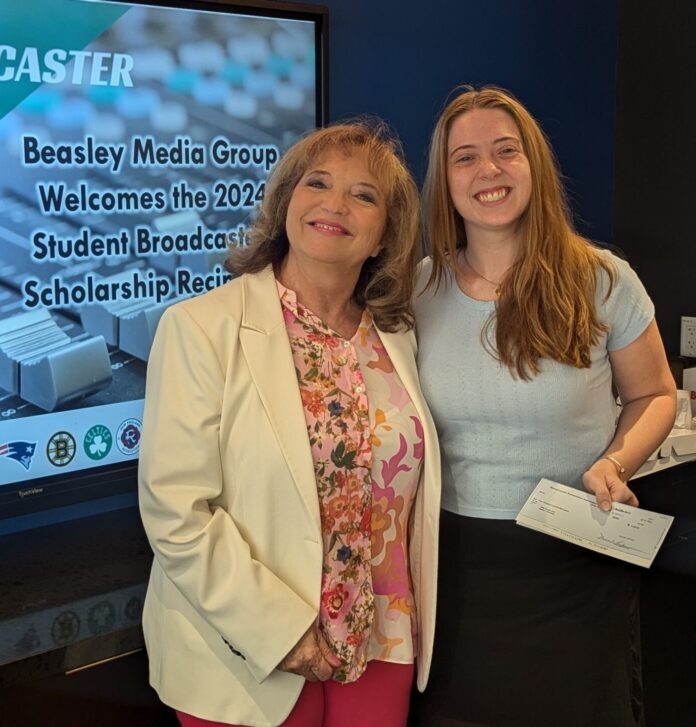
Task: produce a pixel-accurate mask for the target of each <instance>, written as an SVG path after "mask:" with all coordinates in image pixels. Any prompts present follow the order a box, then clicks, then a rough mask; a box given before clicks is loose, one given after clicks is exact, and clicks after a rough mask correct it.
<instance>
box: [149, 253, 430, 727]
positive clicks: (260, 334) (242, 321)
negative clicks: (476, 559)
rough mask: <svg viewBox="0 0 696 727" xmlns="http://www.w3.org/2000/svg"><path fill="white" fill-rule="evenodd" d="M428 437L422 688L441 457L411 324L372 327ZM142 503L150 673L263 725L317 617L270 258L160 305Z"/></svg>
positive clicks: (311, 507) (286, 696) (305, 489)
mask: <svg viewBox="0 0 696 727" xmlns="http://www.w3.org/2000/svg"><path fill="white" fill-rule="evenodd" d="M379 335H380V338H381V339H382V342H383V343H384V346H385V348H386V349H387V352H388V353H389V356H390V358H391V360H392V362H393V363H394V366H395V368H396V370H397V372H398V373H399V376H400V377H401V380H402V381H403V383H404V386H405V387H406V389H407V390H408V393H409V394H410V396H411V398H412V400H413V403H414V405H415V407H416V409H417V410H418V415H419V416H420V418H421V421H422V422H423V428H424V433H425V461H424V464H423V467H424V470H423V478H422V482H421V485H420V487H419V491H418V495H417V497H416V502H415V505H414V507H415V512H414V513H413V528H412V533H411V541H410V566H411V574H412V579H413V587H414V589H415V600H416V608H417V618H418V658H417V662H418V677H417V683H418V687H419V688H420V689H421V690H423V689H424V688H425V684H426V681H427V678H428V671H429V668H430V660H431V651H432V642H433V633H434V620H435V596H436V572H437V527H438V515H439V509H440V465H439V449H438V442H437V435H436V432H435V427H434V425H433V422H432V419H431V417H430V414H429V412H428V409H427V407H426V404H425V401H424V399H423V395H422V393H421V389H420V385H419V383H418V376H417V372H416V363H415V337H414V335H413V332H410V333H408V334H406V333H384V332H382V331H380V333H379ZM140 508H141V513H142V518H143V523H144V525H145V530H146V532H147V535H148V538H149V540H150V544H151V546H152V549H153V550H154V553H155V558H154V563H153V566H152V573H151V576H150V584H149V587H148V591H147V597H146V599H145V607H144V612H143V629H144V632H145V642H146V646H147V651H148V655H149V659H150V682H151V684H152V686H153V687H154V688H155V690H156V691H157V693H158V694H159V696H160V698H161V699H162V701H163V702H165V703H166V704H169V705H170V706H172V707H174V708H176V709H179V710H181V711H184V712H187V713H189V714H193V715H196V716H198V717H202V718H204V719H208V720H215V721H221V722H229V723H233V724H244V725H251V726H252V727H272V726H273V725H278V724H280V723H281V722H283V720H284V719H285V718H286V717H287V716H288V714H289V713H290V711H291V710H292V708H293V706H294V704H295V702H296V700H297V698H298V696H299V693H300V690H301V689H302V686H303V684H304V680H303V679H302V677H299V676H297V675H294V674H288V673H286V672H281V671H278V670H276V668H275V667H276V665H277V664H278V663H279V662H280V661H281V660H282V659H283V657H284V656H285V655H286V654H287V653H288V652H289V651H290V649H292V647H293V646H294V645H295V644H296V643H297V641H298V640H299V639H300V637H301V636H302V635H303V634H304V632H305V631H306V630H307V629H308V628H309V626H310V625H311V624H312V623H313V622H314V621H315V620H316V618H317V615H318V613H319V600H320V587H321V570H322V536H321V523H320V519H319V502H318V497H317V490H316V482H315V477H314V464H313V460H312V452H311V449H310V445H309V441H308V438H307V430H306V424H305V418H304V411H303V408H302V402H301V399H300V394H299V388H298V385H297V377H296V374H295V367H294V363H293V358H292V351H291V348H290V343H289V341H288V336H287V333H286V329H285V323H284V321H283V316H282V311H281V303H280V301H279V298H278V291H277V288H276V283H275V278H274V276H273V272H272V269H271V268H270V267H269V268H267V269H266V270H264V271H263V272H261V273H258V274H256V275H243V276H241V277H239V278H236V279H234V280H232V281H230V282H229V283H227V284H225V285H223V286H221V287H219V288H217V289H215V290H213V291H211V292H209V293H206V294H205V295H202V296H200V297H198V298H192V299H190V300H187V301H185V302H182V303H179V304H177V305H175V306H172V307H171V308H169V309H168V310H167V311H166V313H165V314H164V316H163V317H162V319H161V320H160V322H159V326H158V329H157V335H156V337H155V342H154V345H153V347H152V352H151V354H150V360H149V364H148V377H147V393H146V401H145V414H144V421H143V436H142V441H141V450H140Z"/></svg>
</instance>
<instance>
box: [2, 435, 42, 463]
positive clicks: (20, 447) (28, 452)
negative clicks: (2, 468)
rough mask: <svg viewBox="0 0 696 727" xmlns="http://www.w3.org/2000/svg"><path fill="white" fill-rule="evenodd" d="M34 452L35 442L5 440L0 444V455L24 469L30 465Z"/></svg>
mask: <svg viewBox="0 0 696 727" xmlns="http://www.w3.org/2000/svg"><path fill="white" fill-rule="evenodd" d="M34 452H36V442H20V441H16V442H5V443H4V444H0V457H8V458H9V459H13V460H14V461H15V462H17V463H18V464H21V465H22V467H24V469H25V470H28V469H29V468H30V467H31V460H32V459H33V457H34Z"/></svg>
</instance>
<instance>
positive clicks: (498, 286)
mask: <svg viewBox="0 0 696 727" xmlns="http://www.w3.org/2000/svg"><path fill="white" fill-rule="evenodd" d="M464 262H465V263H466V264H467V265H468V266H469V269H470V270H471V272H472V273H474V275H477V276H478V277H479V278H481V280H485V281H486V282H487V283H489V284H490V285H492V286H493V287H494V288H495V294H496V295H500V285H501V283H502V282H503V281H502V280H499V281H498V282H497V283H496V282H495V281H494V280H490V278H487V277H486V276H485V275H481V273H479V271H478V270H477V269H476V268H475V267H474V266H473V265H472V264H471V263H470V262H469V258H468V257H467V254H466V253H464ZM508 270H509V268H508ZM505 273H507V270H505V272H503V275H505Z"/></svg>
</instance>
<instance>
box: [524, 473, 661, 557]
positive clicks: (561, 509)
mask: <svg viewBox="0 0 696 727" xmlns="http://www.w3.org/2000/svg"><path fill="white" fill-rule="evenodd" d="M673 520H674V518H673V517H672V516H671V515H662V514H660V513H657V512H651V511H650V510H643V509H641V508H639V507H632V506H631V505H624V504H622V503H617V502H615V503H614V504H613V505H612V508H611V510H610V511H609V512H602V510H600V509H599V508H598V507H597V503H596V501H595V497H594V495H591V494H590V493H589V492H584V491H582V490H577V489H575V488H574V487H568V485H562V484H560V483H559V482H553V481H552V480H547V479H543V480H541V481H540V482H539V484H538V485H537V486H536V487H535V488H534V491H533V492H532V494H531V495H530V496H529V499H528V500H527V502H526V503H525V504H524V505H523V507H522V509H521V510H520V511H519V513H518V515H517V519H516V522H517V524H518V525H523V526H524V527H527V528H531V529H532V530H538V531H539V532H542V533H547V534H548V535H553V536H554V537H556V538H561V539H562V540H567V541H568V542H569V543H575V544H576V545H581V546H582V547H584V548H589V549H590V550H596V551H597V552H599V553H604V554H605V555H610V556H612V557H613V558H619V559H620V560H625V561H627V562H629V563H634V564H635V565H641V566H643V567H644V568H649V567H650V566H651V564H652V562H653V559H654V558H655V556H656V555H657V551H658V550H659V549H660V546H661V545H662V542H663V541H664V539H665V536H666V535H667V531H668V530H669V528H670V525H671V524H672V522H673Z"/></svg>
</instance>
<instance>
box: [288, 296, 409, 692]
mask: <svg viewBox="0 0 696 727" xmlns="http://www.w3.org/2000/svg"><path fill="white" fill-rule="evenodd" d="M278 290H279V294H280V298H281V303H282V306H283V315H284V319H285V325H286V329H287V332H288V338H289V340H290V345H291V348H292V352H293V358H294V361H295V368H296V371H297V378H298V383H299V387H300V394H301V397H302V403H303V405H304V411H305V419H306V422H307V433H308V436H309V442H310V445H311V447H312V455H313V458H314V470H315V475H316V481H317V492H318V495H319V505H320V513H321V524H322V533H323V540H324V543H323V544H324V567H323V571H322V584H321V609H320V615H319V625H320V628H321V629H322V632H323V633H324V635H325V637H326V639H327V641H328V643H329V644H331V646H332V648H333V650H334V652H335V653H336V655H337V656H338V657H339V658H340V659H341V666H340V667H339V668H338V669H337V670H336V671H335V673H334V678H335V679H336V680H338V681H341V682H351V681H355V680H356V679H358V678H359V677H360V675H361V674H362V673H363V671H364V670H365V667H366V665H367V662H368V661H370V660H371V659H380V660H382V661H392V662H399V663H410V662H412V661H413V659H414V655H415V635H416V634H415V629H416V619H415V604H414V600H413V588H412V585H411V579H410V571H409V567H408V525H409V516H410V512H411V506H412V504H413V501H414V499H415V495H416V489H417V486H418V482H419V479H420V471H421V463H422V460H423V430H422V427H421V422H420V419H419V418H418V415H417V413H416V410H415V407H414V405H413V403H412V401H411V399H410V397H409V395H408V393H407V392H406V390H405V388H404V386H403V384H402V383H401V379H400V378H399V375H398V374H397V373H396V371H395V369H394V366H393V364H392V362H391V360H390V359H389V356H388V355H387V352H386V350H385V348H384V346H383V345H382V342H381V340H380V338H379V335H378V333H377V330H376V328H375V326H374V325H373V323H372V318H371V316H370V314H369V313H368V312H365V313H364V314H363V318H362V320H361V323H360V326H359V327H358V330H357V332H356V333H355V335H354V336H353V338H352V339H350V340H346V339H345V338H343V337H341V336H340V335H339V334H337V333H336V332H334V331H332V330H331V329H330V328H329V327H328V326H327V325H326V324H325V323H324V322H323V321H322V320H321V319H320V318H318V317H317V316H315V315H314V314H313V313H312V312H311V311H309V310H308V309H307V308H305V307H304V306H302V305H301V304H299V303H298V302H297V298H296V296H295V293H294V292H293V291H291V290H289V289H287V288H285V287H284V286H282V285H281V284H280V283H278Z"/></svg>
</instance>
